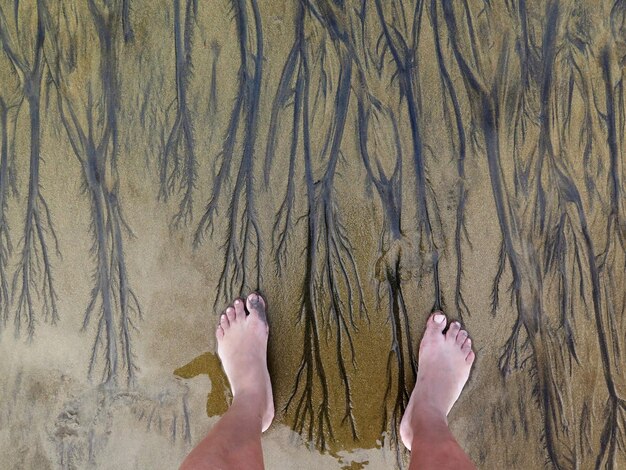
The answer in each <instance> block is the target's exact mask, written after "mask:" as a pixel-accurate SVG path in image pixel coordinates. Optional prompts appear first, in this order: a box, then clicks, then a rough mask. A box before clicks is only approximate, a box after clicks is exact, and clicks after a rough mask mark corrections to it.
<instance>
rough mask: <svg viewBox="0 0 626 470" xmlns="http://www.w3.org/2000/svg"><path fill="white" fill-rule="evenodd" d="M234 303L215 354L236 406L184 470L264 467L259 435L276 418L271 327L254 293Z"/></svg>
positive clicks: (219, 331) (223, 323) (226, 315)
mask: <svg viewBox="0 0 626 470" xmlns="http://www.w3.org/2000/svg"><path fill="white" fill-rule="evenodd" d="M246 307H247V309H248V312H249V315H246V310H245V308H244V303H243V301H242V300H241V299H237V300H235V302H234V303H233V305H232V306H230V307H228V308H227V309H226V312H225V313H224V314H223V315H222V316H221V318H220V325H219V326H218V328H217V331H216V333H215V334H216V337H217V344H218V346H217V352H218V355H219V357H220V359H221V361H222V366H223V367H224V371H225V372H226V376H227V377H228V381H229V382H230V386H231V389H232V392H233V402H232V404H231V406H230V408H229V409H228V411H227V412H226V413H225V414H224V415H223V416H222V417H221V418H220V420H219V421H218V422H217V423H216V424H215V426H213V428H212V429H211V430H210V431H209V433H208V434H207V436H206V437H205V438H204V439H203V440H202V441H201V442H200V443H199V444H198V445H197V446H196V447H195V448H194V449H193V450H192V452H191V453H190V454H189V455H188V456H187V458H186V459H185V461H184V462H183V464H182V466H181V470H201V469H202V470H204V469H207V470H209V469H210V470H213V469H226V470H228V469H239V468H246V469H262V468H263V453H262V449H261V432H262V431H265V430H266V429H267V428H268V427H269V425H270V423H271V422H272V419H273V417H274V403H273V397H272V385H271V382H270V378H269V373H268V370H267V339H268V334H269V327H268V324H267V318H266V315H265V302H264V300H263V298H262V297H261V296H260V295H258V294H256V293H252V294H250V295H249V296H248V298H247V300H246Z"/></svg>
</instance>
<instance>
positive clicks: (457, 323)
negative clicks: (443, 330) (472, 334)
mask: <svg viewBox="0 0 626 470" xmlns="http://www.w3.org/2000/svg"><path fill="white" fill-rule="evenodd" d="M453 323H454V324H455V325H456V326H458V327H459V328H461V324H460V323H459V322H458V321H455V322H453Z"/></svg>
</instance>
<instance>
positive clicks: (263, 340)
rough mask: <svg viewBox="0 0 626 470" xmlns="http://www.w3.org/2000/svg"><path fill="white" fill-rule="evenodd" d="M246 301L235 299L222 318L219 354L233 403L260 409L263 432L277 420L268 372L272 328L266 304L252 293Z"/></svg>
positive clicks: (218, 342)
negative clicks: (241, 400) (238, 399)
mask: <svg viewBox="0 0 626 470" xmlns="http://www.w3.org/2000/svg"><path fill="white" fill-rule="evenodd" d="M243 302H244V301H243V300H242V299H236V300H235V301H234V302H233V305H231V306H230V307H228V308H227V309H226V312H225V313H223V314H222V315H221V317H220V324H219V325H218V327H217V330H216V332H215V335H216V336H217V354H218V356H219V357H220V359H221V361H222V367H223V368H224V372H226V376H227V377H228V381H229V382H230V387H231V389H232V392H233V399H235V398H236V397H245V398H244V399H245V400H248V402H249V403H253V404H255V405H258V415H259V416H260V417H261V422H262V429H261V430H262V431H265V430H266V429H267V428H268V427H269V426H270V424H271V422H272V419H273V418H274V399H273V397H272V383H271V382H270V376H269V372H268V370H267V338H268V335H269V326H268V324H267V318H266V314H265V301H264V300H263V297H261V296H260V295H259V294H257V293H255V292H253V293H252V294H250V295H249V296H248V298H247V300H246V307H247V309H248V312H249V315H247V314H246V310H245V308H244V303H243Z"/></svg>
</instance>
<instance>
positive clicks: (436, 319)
mask: <svg viewBox="0 0 626 470" xmlns="http://www.w3.org/2000/svg"><path fill="white" fill-rule="evenodd" d="M445 327H446V316H445V315H444V314H443V312H434V313H433V314H432V315H431V316H430V318H429V319H428V323H427V325H426V332H427V333H441V332H442V331H443V329H444V328H445Z"/></svg>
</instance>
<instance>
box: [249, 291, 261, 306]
mask: <svg viewBox="0 0 626 470" xmlns="http://www.w3.org/2000/svg"><path fill="white" fill-rule="evenodd" d="M248 300H249V301H250V303H251V304H257V303H259V296H258V295H257V294H256V293H254V292H253V293H252V294H250V295H249V296H248Z"/></svg>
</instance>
